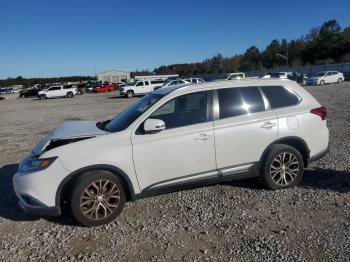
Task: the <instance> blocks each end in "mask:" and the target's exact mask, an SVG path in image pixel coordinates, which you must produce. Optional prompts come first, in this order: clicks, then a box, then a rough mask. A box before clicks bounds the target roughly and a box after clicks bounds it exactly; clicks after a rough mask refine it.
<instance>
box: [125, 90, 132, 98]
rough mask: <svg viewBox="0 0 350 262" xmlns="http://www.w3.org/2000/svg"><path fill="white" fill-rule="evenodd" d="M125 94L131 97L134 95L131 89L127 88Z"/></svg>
mask: <svg viewBox="0 0 350 262" xmlns="http://www.w3.org/2000/svg"><path fill="white" fill-rule="evenodd" d="M126 96H127V97H128V98H132V97H133V96H134V92H133V91H131V90H129V91H128V92H127V93H126Z"/></svg>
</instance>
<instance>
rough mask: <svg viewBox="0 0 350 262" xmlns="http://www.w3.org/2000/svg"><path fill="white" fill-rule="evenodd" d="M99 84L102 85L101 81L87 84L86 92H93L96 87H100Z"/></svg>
mask: <svg viewBox="0 0 350 262" xmlns="http://www.w3.org/2000/svg"><path fill="white" fill-rule="evenodd" d="M99 86H101V83H100V82H90V83H88V84H86V92H87V93H92V92H94V90H95V88H96V87H99Z"/></svg>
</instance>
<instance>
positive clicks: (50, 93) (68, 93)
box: [38, 85, 78, 99]
mask: <svg viewBox="0 0 350 262" xmlns="http://www.w3.org/2000/svg"><path fill="white" fill-rule="evenodd" d="M77 93H78V91H77V89H76V88H74V87H73V86H72V85H65V86H63V85H58V86H51V87H49V88H48V89H44V90H41V91H39V92H38V98H40V99H46V98H56V97H68V98H72V97H73V96H75V95H76V94H77Z"/></svg>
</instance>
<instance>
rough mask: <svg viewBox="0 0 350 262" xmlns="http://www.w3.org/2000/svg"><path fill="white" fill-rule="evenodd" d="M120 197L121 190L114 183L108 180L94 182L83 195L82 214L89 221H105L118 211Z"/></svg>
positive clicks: (81, 200)
mask: <svg viewBox="0 0 350 262" xmlns="http://www.w3.org/2000/svg"><path fill="white" fill-rule="evenodd" d="M120 197H121V195H120V190H119V188H118V186H117V185H116V184H115V183H114V182H113V181H111V180H107V179H101V180H97V181H94V182H92V183H91V184H90V185H88V186H87V187H86V188H85V189H84V191H83V193H82V194H81V197H80V209H81V212H82V213H83V214H84V216H85V217H87V218H88V219H92V220H101V219H105V218H107V217H109V216H110V215H112V214H113V213H114V212H115V211H116V209H117V208H118V205H119V202H120Z"/></svg>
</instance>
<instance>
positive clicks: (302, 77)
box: [288, 72, 308, 85]
mask: <svg viewBox="0 0 350 262" xmlns="http://www.w3.org/2000/svg"><path fill="white" fill-rule="evenodd" d="M288 79H289V80H293V81H295V82H297V83H298V84H301V85H306V83H307V80H308V77H307V75H306V74H303V73H298V72H293V73H292V74H290V75H288Z"/></svg>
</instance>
